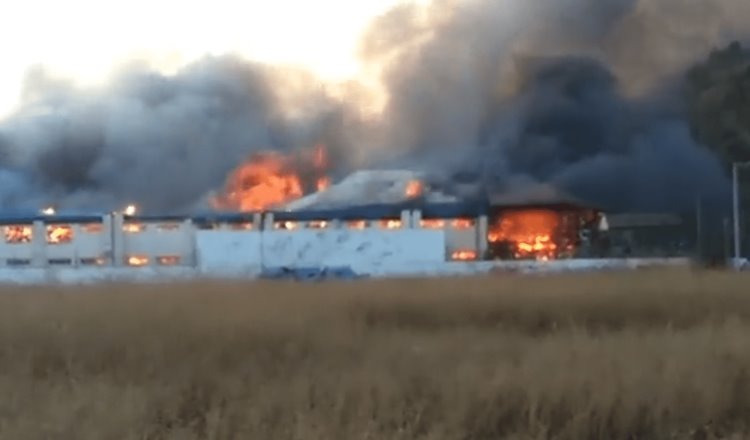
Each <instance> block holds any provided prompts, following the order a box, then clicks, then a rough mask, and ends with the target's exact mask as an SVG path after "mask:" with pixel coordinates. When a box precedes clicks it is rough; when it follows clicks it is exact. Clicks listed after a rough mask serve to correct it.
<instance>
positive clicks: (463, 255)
mask: <svg viewBox="0 0 750 440" xmlns="http://www.w3.org/2000/svg"><path fill="white" fill-rule="evenodd" d="M477 257H478V255H477V251H475V250H473V249H462V250H457V251H454V252H453V253H452V254H451V260H453V261H474V260H476V259H477Z"/></svg>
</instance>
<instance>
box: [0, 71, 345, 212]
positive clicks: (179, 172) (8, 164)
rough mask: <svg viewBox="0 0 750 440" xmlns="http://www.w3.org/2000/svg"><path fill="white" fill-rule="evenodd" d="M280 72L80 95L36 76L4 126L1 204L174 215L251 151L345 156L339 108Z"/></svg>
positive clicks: (211, 74)
mask: <svg viewBox="0 0 750 440" xmlns="http://www.w3.org/2000/svg"><path fill="white" fill-rule="evenodd" d="M282 73H283V75H281V74H280V73H279V72H276V71H275V70H274V69H271V68H269V67H264V66H260V65H254V64H249V63H246V62H242V61H239V60H236V59H232V58H219V59H206V60H203V61H201V62H199V63H197V64H195V65H192V66H189V67H188V68H186V69H184V70H183V71H181V72H179V73H178V74H177V75H175V76H172V77H165V76H162V75H158V74H155V73H149V72H144V71H140V70H139V71H125V72H121V73H120V74H119V75H118V77H116V78H115V79H114V80H113V81H112V83H111V84H110V85H109V86H108V87H106V88H104V89H101V90H78V89H76V88H74V87H73V86H71V85H70V84H66V83H65V82H61V81H56V80H54V79H50V78H48V77H47V76H46V75H45V74H44V72H36V73H35V74H33V75H30V77H29V81H30V83H29V84H27V93H25V103H24V106H23V108H22V110H21V112H19V113H18V114H17V115H15V116H13V117H12V118H10V119H9V120H8V121H6V122H5V123H3V124H2V125H0V151H2V153H3V154H2V156H0V161H1V162H0V182H1V183H2V184H3V185H2V189H0V204H1V205H2V206H3V207H4V208H6V209H8V208H17V209H25V210H28V209H38V208H39V207H40V206H45V205H46V204H50V203H51V204H57V205H59V206H60V207H62V208H67V209H79V210H84V209H86V210H89V209H94V210H108V209H119V208H121V207H123V206H124V204H126V203H129V202H131V201H136V202H137V203H138V204H139V205H140V206H141V207H142V208H143V209H144V210H146V211H151V212H162V213H163V212H174V211H176V210H186V209H190V208H191V207H193V206H196V205H197V204H198V205H199V204H200V202H201V199H202V198H203V197H204V196H205V195H206V194H207V193H208V192H209V191H210V190H212V189H216V188H218V187H219V186H221V184H222V183H223V181H224V178H225V176H226V175H227V173H228V172H229V171H231V170H232V169H233V168H234V167H236V166H237V164H239V163H240V162H241V161H243V160H245V159H246V158H247V156H248V154H250V153H251V152H252V151H254V150H258V149H267V148H271V149H277V150H291V149H294V148H299V147H301V146H308V145H309V144H312V143H314V142H318V141H325V142H326V143H327V144H329V145H331V146H332V147H333V148H340V144H341V142H342V141H341V139H340V137H338V136H335V134H336V132H338V131H341V130H338V129H336V130H331V129H330V127H336V126H337V125H340V124H341V117H340V116H339V115H340V113H341V111H340V110H339V109H338V104H335V103H334V102H333V101H331V100H330V99H328V98H326V97H325V96H324V95H323V94H322V93H321V92H320V91H319V90H317V89H316V88H315V87H313V86H312V85H311V84H313V83H314V81H313V80H312V79H310V78H309V77H307V76H306V75H304V74H302V73H299V72H290V71H288V70H287V71H284V72H282ZM290 108H293V109H294V112H293V113H292V112H291V111H288V109H290Z"/></svg>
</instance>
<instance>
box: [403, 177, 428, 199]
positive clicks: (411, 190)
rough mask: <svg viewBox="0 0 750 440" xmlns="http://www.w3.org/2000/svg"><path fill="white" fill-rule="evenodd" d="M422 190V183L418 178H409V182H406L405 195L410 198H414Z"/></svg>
mask: <svg viewBox="0 0 750 440" xmlns="http://www.w3.org/2000/svg"><path fill="white" fill-rule="evenodd" d="M423 191H424V185H423V184H422V182H421V181H419V180H410V181H409V183H407V184H406V191H405V194H406V197H408V198H410V199H415V198H417V197H419V196H421V195H422V192H423Z"/></svg>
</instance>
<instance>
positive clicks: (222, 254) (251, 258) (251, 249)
mask: <svg viewBox="0 0 750 440" xmlns="http://www.w3.org/2000/svg"><path fill="white" fill-rule="evenodd" d="M262 237H263V233H262V232H260V231H222V230H217V231H197V232H196V233H195V251H196V257H197V261H198V269H199V270H200V271H202V272H203V273H217V274H219V273H247V274H258V273H260V271H261V269H262V266H263V257H262V251H261V242H262Z"/></svg>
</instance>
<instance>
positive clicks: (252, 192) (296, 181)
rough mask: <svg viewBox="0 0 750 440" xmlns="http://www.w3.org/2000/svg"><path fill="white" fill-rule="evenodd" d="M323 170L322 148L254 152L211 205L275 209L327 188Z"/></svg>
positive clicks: (247, 209)
mask: <svg viewBox="0 0 750 440" xmlns="http://www.w3.org/2000/svg"><path fill="white" fill-rule="evenodd" d="M327 168H328V157H327V154H326V150H325V147H323V146H322V145H318V146H316V147H315V148H314V149H313V150H312V151H311V152H306V153H303V154H295V155H284V154H281V153H278V152H270V151H269V152H262V153H256V154H254V155H252V156H251V157H250V158H249V159H248V160H247V161H246V162H244V163H242V164H241V165H240V166H239V167H237V168H236V169H235V170H234V171H233V172H232V173H231V174H230V175H229V177H228V178H227V181H226V184H225V186H224V190H223V192H222V193H221V194H220V195H218V196H216V197H214V198H212V200H211V203H212V205H213V206H214V208H216V209H221V210H228V211H241V212H251V211H262V210H264V209H269V208H275V207H279V206H281V205H284V204H285V203H288V202H291V201H293V200H296V199H298V198H300V197H302V196H303V195H305V194H306V193H308V192H310V191H322V190H324V189H326V188H328V186H329V185H330V179H329V178H328V176H326V175H325V173H326V171H327Z"/></svg>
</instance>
